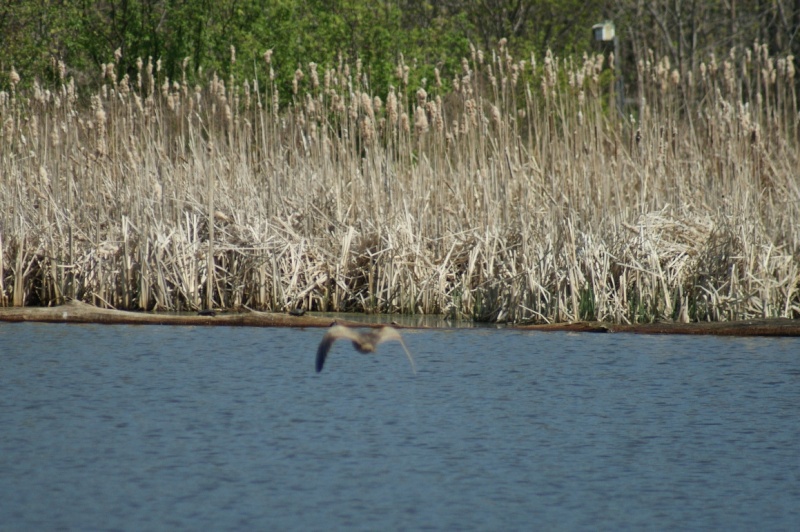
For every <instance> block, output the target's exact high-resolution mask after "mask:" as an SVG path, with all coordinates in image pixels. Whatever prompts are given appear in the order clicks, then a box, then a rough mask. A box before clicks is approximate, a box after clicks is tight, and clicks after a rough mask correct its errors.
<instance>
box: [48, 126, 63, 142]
mask: <svg viewBox="0 0 800 532" xmlns="http://www.w3.org/2000/svg"><path fill="white" fill-rule="evenodd" d="M50 144H52V145H53V146H54V147H58V146H59V145H61V135H60V133H59V132H58V125H57V124H53V129H52V130H51V131H50Z"/></svg>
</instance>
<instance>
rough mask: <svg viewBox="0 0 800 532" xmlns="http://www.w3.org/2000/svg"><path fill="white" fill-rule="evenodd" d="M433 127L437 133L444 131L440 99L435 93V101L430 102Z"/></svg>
mask: <svg viewBox="0 0 800 532" xmlns="http://www.w3.org/2000/svg"><path fill="white" fill-rule="evenodd" d="M432 113H433V129H434V130H436V132H437V133H441V132H442V131H444V116H443V113H442V99H441V98H440V97H439V96H438V95H437V96H436V103H435V104H432Z"/></svg>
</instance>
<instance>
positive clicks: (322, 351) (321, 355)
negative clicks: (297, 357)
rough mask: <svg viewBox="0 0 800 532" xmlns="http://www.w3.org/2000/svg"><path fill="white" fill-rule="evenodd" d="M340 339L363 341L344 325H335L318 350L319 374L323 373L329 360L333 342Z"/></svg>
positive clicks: (329, 330)
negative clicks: (326, 360) (326, 361)
mask: <svg viewBox="0 0 800 532" xmlns="http://www.w3.org/2000/svg"><path fill="white" fill-rule="evenodd" d="M339 338H345V339H347V340H352V341H354V342H358V341H360V339H361V338H360V337H359V335H358V333H357V332H355V331H354V330H352V329H350V328H348V327H345V326H344V325H334V326H333V327H331V328H330V329H328V332H327V333H325V336H323V337H322V341H321V342H320V343H319V347H318V348H317V373H319V372H320V371H322V366H324V365H325V359H326V358H328V351H330V349H331V346H332V345H333V342H335V341H336V340H338V339H339Z"/></svg>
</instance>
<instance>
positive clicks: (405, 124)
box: [400, 112, 411, 133]
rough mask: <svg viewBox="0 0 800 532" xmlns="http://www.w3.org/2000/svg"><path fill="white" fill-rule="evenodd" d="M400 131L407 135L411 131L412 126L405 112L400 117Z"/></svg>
mask: <svg viewBox="0 0 800 532" xmlns="http://www.w3.org/2000/svg"><path fill="white" fill-rule="evenodd" d="M400 129H401V130H402V131H403V132H405V133H408V132H409V131H411V125H410V124H409V121H408V113H405V112H404V113H402V114H401V115H400Z"/></svg>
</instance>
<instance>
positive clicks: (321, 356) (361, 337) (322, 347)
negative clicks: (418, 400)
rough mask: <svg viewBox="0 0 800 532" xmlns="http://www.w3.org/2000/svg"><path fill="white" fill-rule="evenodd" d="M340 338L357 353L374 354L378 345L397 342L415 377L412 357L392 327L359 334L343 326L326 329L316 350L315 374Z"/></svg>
mask: <svg viewBox="0 0 800 532" xmlns="http://www.w3.org/2000/svg"><path fill="white" fill-rule="evenodd" d="M340 338H344V339H345V340H350V341H352V342H353V347H354V348H355V349H356V351H358V352H359V353H374V352H375V348H376V347H378V344H379V343H381V342H387V341H389V340H397V341H398V342H400V345H402V346H403V350H404V351H405V352H406V356H407V357H408V361H409V362H410V363H411V370H412V371H413V372H414V374H415V375H416V373H417V368H416V366H415V365H414V357H412V356H411V353H409V352H408V348H407V347H406V344H405V342H403V338H402V337H401V336H400V333H399V332H397V329H395V328H393V327H381V328H380V329H375V330H370V331H367V332H363V333H360V332H358V331H355V330H353V329H351V328H350V327H345V326H344V325H334V326H333V327H331V328H330V329H328V332H327V333H325V336H323V337H322V341H321V342H320V343H319V347H318V348H317V372H320V371H322V366H323V365H324V364H325V359H326V358H327V357H328V351H330V349H331V346H332V345H333V342H335V341H336V340H338V339H340Z"/></svg>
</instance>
